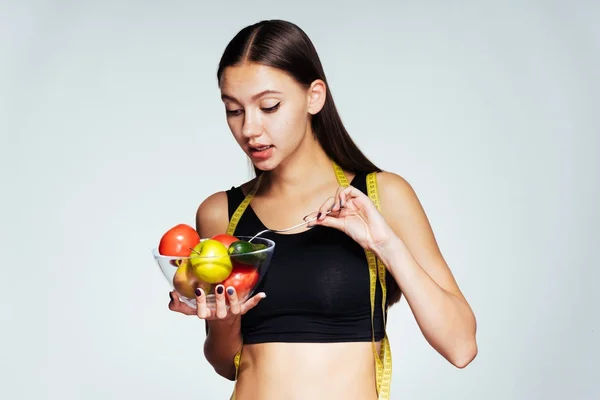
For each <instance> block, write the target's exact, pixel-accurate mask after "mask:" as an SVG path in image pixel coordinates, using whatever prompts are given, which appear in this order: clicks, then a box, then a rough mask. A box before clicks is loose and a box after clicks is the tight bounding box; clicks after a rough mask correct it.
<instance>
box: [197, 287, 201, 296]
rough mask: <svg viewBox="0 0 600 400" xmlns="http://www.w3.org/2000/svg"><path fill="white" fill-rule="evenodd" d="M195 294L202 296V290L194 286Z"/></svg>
mask: <svg viewBox="0 0 600 400" xmlns="http://www.w3.org/2000/svg"><path fill="white" fill-rule="evenodd" d="M196 296H202V290H200V288H196Z"/></svg>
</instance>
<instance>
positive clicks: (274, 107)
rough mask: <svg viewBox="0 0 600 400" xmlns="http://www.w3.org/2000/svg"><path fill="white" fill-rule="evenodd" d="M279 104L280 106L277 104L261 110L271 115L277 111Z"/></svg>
mask: <svg viewBox="0 0 600 400" xmlns="http://www.w3.org/2000/svg"><path fill="white" fill-rule="evenodd" d="M280 104H281V102H279V103H277V104H275V105H274V106H273V107H267V108H263V109H262V110H263V111H264V112H268V113H272V112H275V111H277V109H278V108H279V105H280Z"/></svg>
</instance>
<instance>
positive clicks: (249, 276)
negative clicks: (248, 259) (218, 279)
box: [222, 264, 260, 298]
mask: <svg viewBox="0 0 600 400" xmlns="http://www.w3.org/2000/svg"><path fill="white" fill-rule="evenodd" d="M258 278H260V275H259V273H258V270H257V269H256V268H253V267H251V266H248V265H244V264H234V265H233V270H232V271H231V273H230V274H229V276H228V277H227V279H225V280H224V281H223V282H222V285H223V286H224V287H225V288H228V287H229V286H233V287H234V288H235V291H236V292H237V295H238V298H244V297H245V296H247V295H248V293H249V292H250V291H251V290H252V289H253V288H254V286H256V284H257V283H258Z"/></svg>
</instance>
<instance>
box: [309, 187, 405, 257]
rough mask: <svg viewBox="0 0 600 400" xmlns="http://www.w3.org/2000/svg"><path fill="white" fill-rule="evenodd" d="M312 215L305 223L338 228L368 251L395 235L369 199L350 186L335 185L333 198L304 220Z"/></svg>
mask: <svg viewBox="0 0 600 400" xmlns="http://www.w3.org/2000/svg"><path fill="white" fill-rule="evenodd" d="M314 217H317V219H316V220H315V221H312V222H310V223H309V225H308V226H316V225H322V226H327V227H330V228H335V229H338V230H340V231H342V232H344V233H345V234H346V235H348V236H350V237H351V238H352V239H354V240H355V241H356V242H357V243H358V244H360V245H361V246H362V247H363V248H364V249H368V250H373V249H375V248H377V247H380V246H382V245H383V244H385V243H387V242H388V241H389V240H390V239H392V238H394V236H395V234H394V232H393V230H392V229H391V227H390V226H389V225H388V223H387V222H386V221H385V219H384V218H383V215H381V213H380V212H379V210H377V207H375V204H373V201H371V199H370V198H369V197H368V196H367V195H365V194H364V193H363V192H361V191H360V190H358V189H356V188H355V187H353V186H348V187H346V188H342V187H340V188H338V190H337V192H336V195H335V196H334V197H330V198H329V199H327V201H325V203H323V205H322V206H321V208H320V209H319V211H317V212H314V213H311V214H309V215H307V216H306V217H305V220H309V219H311V218H314Z"/></svg>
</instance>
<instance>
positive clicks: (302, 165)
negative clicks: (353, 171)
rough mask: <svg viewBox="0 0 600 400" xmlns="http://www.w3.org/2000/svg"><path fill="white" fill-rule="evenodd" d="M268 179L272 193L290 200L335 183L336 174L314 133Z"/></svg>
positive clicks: (270, 173)
mask: <svg viewBox="0 0 600 400" xmlns="http://www.w3.org/2000/svg"><path fill="white" fill-rule="evenodd" d="M265 178H267V182H268V189H267V190H268V191H269V192H270V194H273V195H283V196H286V197H287V196H294V195H296V194H302V193H303V192H306V191H307V190H308V191H310V189H311V188H314V187H318V186H320V185H323V184H325V183H327V182H330V181H332V180H333V181H335V174H334V172H333V164H332V162H331V160H330V158H329V157H328V156H327V154H326V153H325V151H324V150H323V148H322V147H321V145H320V144H319V142H318V141H317V140H316V139H315V138H314V136H313V134H312V132H311V133H308V134H307V137H306V138H305V140H304V141H303V142H302V144H301V145H300V146H299V147H298V149H297V150H296V151H295V152H294V153H292V154H290V155H289V156H288V157H287V158H286V159H285V160H283V161H282V162H281V163H280V164H279V165H278V166H277V168H275V169H274V170H272V171H270V172H269V173H268V174H267V176H265Z"/></svg>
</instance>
